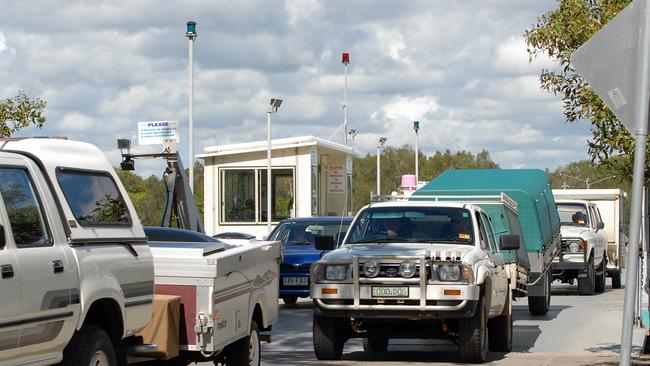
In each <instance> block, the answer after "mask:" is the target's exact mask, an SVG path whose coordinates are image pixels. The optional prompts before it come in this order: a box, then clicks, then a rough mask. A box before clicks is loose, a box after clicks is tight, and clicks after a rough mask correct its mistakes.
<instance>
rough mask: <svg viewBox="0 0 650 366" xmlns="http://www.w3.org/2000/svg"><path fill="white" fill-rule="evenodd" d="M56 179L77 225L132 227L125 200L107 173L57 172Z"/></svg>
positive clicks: (62, 170) (59, 170)
mask: <svg viewBox="0 0 650 366" xmlns="http://www.w3.org/2000/svg"><path fill="white" fill-rule="evenodd" d="M56 177H57V180H58V181H59V185H60V186H61V189H62V190H63V194H64V195H65V198H66V200H67V201H68V205H69V206H70V209H71V210H72V213H73V215H74V217H75V219H77V221H78V222H79V225H81V226H102V225H120V226H130V225H131V218H130V216H129V211H128V209H127V208H126V204H125V203H124V199H123V198H122V195H121V194H120V191H119V190H118V188H117V185H116V184H115V181H113V178H112V177H111V176H110V175H109V174H108V173H103V172H90V171H78V170H70V169H58V170H57V172H56Z"/></svg>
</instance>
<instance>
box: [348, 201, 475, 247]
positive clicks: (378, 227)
mask: <svg viewBox="0 0 650 366" xmlns="http://www.w3.org/2000/svg"><path fill="white" fill-rule="evenodd" d="M395 241H399V242H413V243H431V242H435V243H458V244H473V242H474V232H473V229H472V221H471V215H470V212H469V211H468V210H466V209H464V208H458V207H371V208H368V209H366V210H364V211H363V212H361V213H360V214H359V217H358V218H357V220H356V221H355V223H354V225H353V226H352V228H350V235H349V239H348V240H347V241H346V244H360V243H377V242H395Z"/></svg>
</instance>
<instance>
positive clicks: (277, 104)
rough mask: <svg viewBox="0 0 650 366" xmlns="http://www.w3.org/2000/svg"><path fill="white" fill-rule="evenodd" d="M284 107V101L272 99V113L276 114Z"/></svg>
mask: <svg viewBox="0 0 650 366" xmlns="http://www.w3.org/2000/svg"><path fill="white" fill-rule="evenodd" d="M281 105H282V99H271V112H272V113H275V112H277V111H278V108H280V106H281Z"/></svg>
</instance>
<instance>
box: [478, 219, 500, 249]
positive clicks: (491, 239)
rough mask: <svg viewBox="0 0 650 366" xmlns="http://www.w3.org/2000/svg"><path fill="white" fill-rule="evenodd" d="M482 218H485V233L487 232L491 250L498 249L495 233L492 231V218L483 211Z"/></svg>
mask: <svg viewBox="0 0 650 366" xmlns="http://www.w3.org/2000/svg"><path fill="white" fill-rule="evenodd" d="M481 218H482V219H483V226H484V227H485V233H486V234H487V240H488V244H489V245H490V250H491V251H493V252H496V251H497V245H496V242H495V241H494V233H493V232H492V226H491V225H490V219H488V217H487V216H486V215H485V214H484V213H481Z"/></svg>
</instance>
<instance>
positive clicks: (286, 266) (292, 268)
mask: <svg viewBox="0 0 650 366" xmlns="http://www.w3.org/2000/svg"><path fill="white" fill-rule="evenodd" d="M309 267H311V263H299V264H298V265H294V264H292V263H282V264H280V271H282V272H309Z"/></svg>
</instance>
